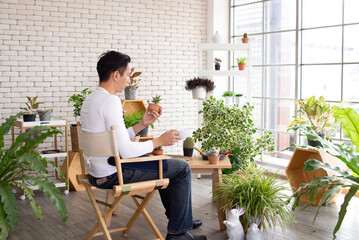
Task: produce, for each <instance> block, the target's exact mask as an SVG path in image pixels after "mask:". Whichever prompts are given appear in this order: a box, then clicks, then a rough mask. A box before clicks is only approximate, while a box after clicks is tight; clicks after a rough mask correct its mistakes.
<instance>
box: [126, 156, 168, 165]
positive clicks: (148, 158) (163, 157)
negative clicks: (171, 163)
mask: <svg viewBox="0 0 359 240" xmlns="http://www.w3.org/2000/svg"><path fill="white" fill-rule="evenodd" d="M170 158H172V157H170V156H166V155H157V156H150V157H139V158H124V159H121V163H132V162H149V161H156V160H165V159H170Z"/></svg>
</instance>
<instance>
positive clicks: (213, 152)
mask: <svg viewBox="0 0 359 240" xmlns="http://www.w3.org/2000/svg"><path fill="white" fill-rule="evenodd" d="M207 156H208V162H209V164H218V163H219V150H218V149H217V148H215V147H212V148H211V149H210V150H209V151H208V152H207Z"/></svg>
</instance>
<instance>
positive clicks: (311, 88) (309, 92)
mask: <svg viewBox="0 0 359 240" xmlns="http://www.w3.org/2000/svg"><path fill="white" fill-rule="evenodd" d="M340 79H341V66H340V65H324V66H323V65H322V66H303V67H302V98H308V97H311V96H313V95H315V96H316V97H319V96H323V97H324V98H325V99H326V100H327V101H340V95H341V90H340V89H341V81H340Z"/></svg>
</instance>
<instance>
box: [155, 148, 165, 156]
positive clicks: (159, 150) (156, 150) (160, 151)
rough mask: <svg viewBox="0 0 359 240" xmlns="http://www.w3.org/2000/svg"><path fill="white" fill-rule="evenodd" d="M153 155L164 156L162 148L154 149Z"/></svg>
mask: <svg viewBox="0 0 359 240" xmlns="http://www.w3.org/2000/svg"><path fill="white" fill-rule="evenodd" d="M152 154H153V155H155V156H156V155H163V149H162V146H159V147H156V148H155V149H153V151H152Z"/></svg>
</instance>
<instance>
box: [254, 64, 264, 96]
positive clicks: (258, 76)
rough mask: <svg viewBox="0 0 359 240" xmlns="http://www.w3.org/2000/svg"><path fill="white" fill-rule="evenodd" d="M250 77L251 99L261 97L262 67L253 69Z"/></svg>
mask: <svg viewBox="0 0 359 240" xmlns="http://www.w3.org/2000/svg"><path fill="white" fill-rule="evenodd" d="M251 77H252V79H251V91H252V97H262V96H263V94H262V85H263V84H262V67H253V68H252V76H251Z"/></svg>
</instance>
